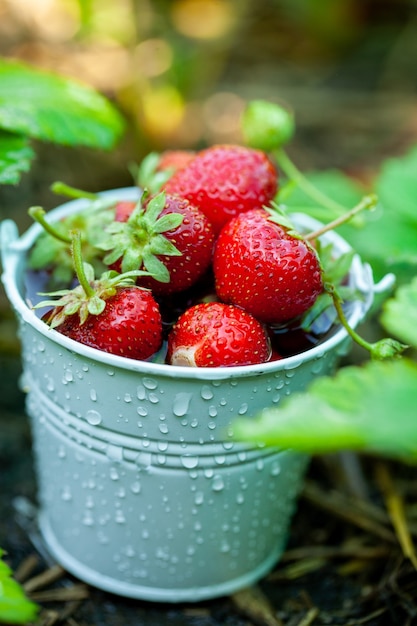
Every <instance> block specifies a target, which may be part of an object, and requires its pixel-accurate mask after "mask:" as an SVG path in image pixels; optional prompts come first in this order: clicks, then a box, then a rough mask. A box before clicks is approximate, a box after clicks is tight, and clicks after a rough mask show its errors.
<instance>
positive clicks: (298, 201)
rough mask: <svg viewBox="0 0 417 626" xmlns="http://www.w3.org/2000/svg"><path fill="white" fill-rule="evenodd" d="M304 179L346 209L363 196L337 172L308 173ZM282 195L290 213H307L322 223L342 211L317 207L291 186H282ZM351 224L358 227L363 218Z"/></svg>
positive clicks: (299, 188) (298, 189)
mask: <svg viewBox="0 0 417 626" xmlns="http://www.w3.org/2000/svg"><path fill="white" fill-rule="evenodd" d="M306 178H307V179H308V181H310V182H311V183H312V184H313V185H314V186H315V187H317V189H319V190H320V191H321V192H323V193H325V194H326V195H328V196H330V197H331V198H332V199H334V200H335V201H336V202H337V203H339V204H340V205H342V206H345V207H346V208H349V207H353V206H356V205H357V204H358V203H359V202H360V201H361V199H362V197H363V195H364V189H363V187H362V186H361V185H359V184H358V183H357V182H356V181H354V180H353V179H351V178H349V177H348V176H346V175H345V174H343V172H340V171H339V170H327V171H324V172H310V173H309V174H307V175H306ZM284 193H285V204H286V205H287V206H288V208H289V210H290V211H292V212H296V211H297V212H301V213H307V214H308V215H311V216H312V217H314V218H316V219H318V220H320V221H321V222H324V223H327V222H330V221H331V220H333V219H335V218H337V217H339V216H340V215H342V210H341V209H340V210H337V209H336V207H332V208H329V207H324V206H319V205H318V204H317V202H315V201H314V200H312V199H311V198H310V197H309V196H308V195H307V194H306V193H305V191H303V190H302V189H301V187H297V186H293V185H291V186H290V187H289V188H288V187H286V186H284ZM283 201H284V200H283ZM352 222H353V223H354V224H355V225H359V224H361V223H362V222H363V217H362V216H356V217H355V218H354V219H353V220H352Z"/></svg>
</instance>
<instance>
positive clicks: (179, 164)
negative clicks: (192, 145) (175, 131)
mask: <svg viewBox="0 0 417 626" xmlns="http://www.w3.org/2000/svg"><path fill="white" fill-rule="evenodd" d="M195 154H196V153H195V152H193V151H192V150H165V152H161V154H160V155H159V160H158V163H157V166H156V171H157V172H161V171H164V170H170V171H171V172H172V173H174V172H176V171H177V170H179V169H181V168H183V167H185V166H186V165H188V164H189V162H190V161H191V159H193V158H194V157H195Z"/></svg>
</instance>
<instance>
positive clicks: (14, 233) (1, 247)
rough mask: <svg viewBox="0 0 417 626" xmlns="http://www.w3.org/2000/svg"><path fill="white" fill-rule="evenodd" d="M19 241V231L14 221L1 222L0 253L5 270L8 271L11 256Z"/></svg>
mask: <svg viewBox="0 0 417 626" xmlns="http://www.w3.org/2000/svg"><path fill="white" fill-rule="evenodd" d="M18 240H19V231H18V229H17V225H16V224H15V222H13V220H3V221H2V222H0V252H1V262H2V266H3V269H6V266H7V262H8V259H9V255H10V253H11V252H12V250H13V249H14V248H16V247H17V248H19V246H16V244H17V242H18Z"/></svg>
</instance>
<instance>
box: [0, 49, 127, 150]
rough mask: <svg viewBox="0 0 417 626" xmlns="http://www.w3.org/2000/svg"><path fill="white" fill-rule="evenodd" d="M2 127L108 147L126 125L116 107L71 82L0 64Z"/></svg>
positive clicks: (39, 136)
mask: <svg viewBox="0 0 417 626" xmlns="http://www.w3.org/2000/svg"><path fill="white" fill-rule="evenodd" d="M0 127H1V128H3V129H4V130H8V131H12V132H15V133H18V134H22V135H26V136H28V137H31V138H36V139H41V140H43V141H51V142H55V143H59V144H63V145H68V146H74V145H83V146H88V147H92V148H102V149H110V148H112V147H113V145H114V144H115V142H116V141H117V140H118V139H119V138H120V136H121V134H122V131H123V128H124V122H123V120H122V117H121V115H120V114H119V113H118V111H117V110H116V108H115V107H114V106H113V105H112V104H111V103H110V102H109V101H108V100H107V99H105V98H104V97H103V96H101V95H100V94H98V93H97V92H96V91H94V90H93V89H92V88H90V87H88V86H86V85H82V84H81V83H78V82H76V81H75V80H69V79H65V78H63V77H61V76H57V75H55V74H52V73H49V72H44V71H40V70H35V69H34V68H32V67H29V66H27V65H24V64H22V63H19V62H16V61H10V60H4V59H2V60H0Z"/></svg>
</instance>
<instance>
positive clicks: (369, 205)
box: [303, 194, 378, 241]
mask: <svg viewBox="0 0 417 626" xmlns="http://www.w3.org/2000/svg"><path fill="white" fill-rule="evenodd" d="M377 202H378V197H377V196H376V195H375V194H369V195H367V196H364V197H363V198H362V200H361V201H360V202H359V203H358V204H357V205H356V206H354V207H353V209H350V211H346V213H344V214H343V215H340V216H339V217H337V218H336V219H334V220H333V221H331V222H329V223H328V224H325V225H324V226H322V227H321V228H318V229H317V230H315V231H313V232H311V233H308V234H307V235H303V239H306V240H307V241H311V240H312V239H316V238H317V237H320V235H323V234H324V233H327V232H328V231H329V230H333V229H334V228H337V226H341V225H342V224H344V223H345V222H348V221H349V220H351V219H352V218H353V217H355V215H357V214H358V213H361V211H363V210H365V209H373V208H374V207H375V206H376V204H377Z"/></svg>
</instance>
